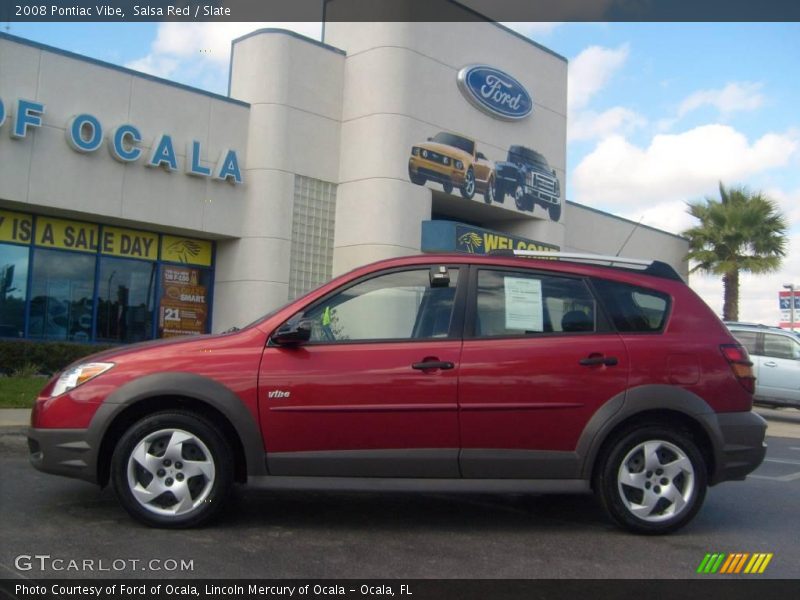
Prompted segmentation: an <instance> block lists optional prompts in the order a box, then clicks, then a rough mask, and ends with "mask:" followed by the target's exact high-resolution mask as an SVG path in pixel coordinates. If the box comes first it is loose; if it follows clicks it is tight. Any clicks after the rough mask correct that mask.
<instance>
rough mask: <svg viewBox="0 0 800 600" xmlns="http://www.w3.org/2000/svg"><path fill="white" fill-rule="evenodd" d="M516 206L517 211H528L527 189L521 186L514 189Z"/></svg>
mask: <svg viewBox="0 0 800 600" xmlns="http://www.w3.org/2000/svg"><path fill="white" fill-rule="evenodd" d="M514 204H516V206H517V210H528V206H527V203H526V202H525V189H524V188H523V187H522V186H521V185H519V184H517V187H515V188H514Z"/></svg>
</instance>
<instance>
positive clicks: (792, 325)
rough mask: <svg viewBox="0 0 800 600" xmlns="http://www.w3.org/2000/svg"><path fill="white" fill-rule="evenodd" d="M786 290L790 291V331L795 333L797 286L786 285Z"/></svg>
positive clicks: (784, 285)
mask: <svg viewBox="0 0 800 600" xmlns="http://www.w3.org/2000/svg"><path fill="white" fill-rule="evenodd" d="M783 287H784V289H787V290H789V329H791V330H792V331H794V290H795V285H794V284H793V283H784V284H783Z"/></svg>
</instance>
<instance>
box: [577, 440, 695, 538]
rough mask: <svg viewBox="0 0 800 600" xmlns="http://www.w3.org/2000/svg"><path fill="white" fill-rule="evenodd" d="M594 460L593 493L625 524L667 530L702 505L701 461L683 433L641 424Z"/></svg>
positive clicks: (635, 528)
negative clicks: (595, 462) (595, 461)
mask: <svg viewBox="0 0 800 600" xmlns="http://www.w3.org/2000/svg"><path fill="white" fill-rule="evenodd" d="M646 448H647V449H646ZM646 454H649V456H650V459H649V463H648V462H647V461H646V460H645V455H646ZM598 461H599V462H598V464H597V468H596V469H595V478H594V482H593V483H594V491H595V494H596V495H597V497H598V499H599V500H600V503H601V505H602V506H603V508H604V509H605V511H606V513H608V515H609V517H611V519H612V520H613V521H614V522H615V523H616V524H617V525H619V526H620V527H622V528H624V529H627V530H629V531H633V532H635V533H643V534H650V535H656V534H664V533H670V532H672V531H675V530H677V529H680V528H681V527H683V526H684V525H686V524H687V523H688V522H689V521H691V520H692V519H693V518H694V516H695V515H696V514H697V511H698V510H700V507H701V506H702V505H703V500H704V498H705V495H706V488H707V486H708V475H707V467H706V461H705V459H704V458H703V454H702V453H701V452H700V450H699V448H698V447H697V444H696V443H695V442H694V440H693V439H692V437H691V436H690V435H689V433H688V432H685V431H682V430H679V429H676V428H671V427H666V426H663V425H658V424H643V425H640V426H638V427H636V428H635V429H631V430H628V431H627V432H625V433H623V434H622V435H620V436H619V437H617V438H616V439H615V440H614V441H612V442H611V443H610V444H609V445H608V446H607V447H606V449H605V451H604V452H603V453H602V454H601V455H600V457H599V458H598ZM664 482H667V483H664Z"/></svg>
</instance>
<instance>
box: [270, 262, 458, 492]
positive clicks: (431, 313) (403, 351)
mask: <svg viewBox="0 0 800 600" xmlns="http://www.w3.org/2000/svg"><path fill="white" fill-rule="evenodd" d="M434 267H435V269H436V271H437V272H444V273H446V274H447V281H446V283H443V280H442V279H441V278H440V279H439V280H436V281H435V282H434V284H433V285H432V284H431V281H433V280H434V279H433V277H432V273H433V271H432V268H434ZM442 269H444V271H441V270H442ZM458 275H459V270H458V269H457V268H452V267H445V266H438V265H429V266H424V267H418V266H415V267H413V268H404V269H399V270H398V269H395V270H389V271H384V272H380V273H378V274H376V275H371V276H369V277H367V278H363V279H361V280H357V281H356V282H354V283H350V284H347V285H346V286H345V287H344V288H340V289H339V290H337V291H336V292H334V293H332V294H330V295H328V296H326V297H325V298H322V299H321V300H319V301H317V302H315V303H314V304H313V305H310V306H308V307H306V308H305V309H304V310H303V311H301V312H300V313H298V314H296V315H294V316H293V317H292V318H291V319H290V320H289V322H292V321H293V320H295V319H300V318H302V319H309V320H311V321H312V322H313V328H312V335H311V339H310V340H309V341H308V342H305V343H303V344H300V345H296V346H283V347H282V346H276V345H273V344H270V345H268V346H267V347H266V348H265V350H264V355H263V359H262V362H261V370H260V375H259V413H260V419H261V427H262V431H263V432H264V439H265V444H266V450H267V464H268V468H269V472H270V474H272V475H298V476H342V477H347V476H372V477H458V473H459V472H458V448H459V430H458V398H457V378H458V364H459V360H460V357H461V339H460V331H459V327H458V325H459V321H460V319H459V318H456V315H457V313H458V311H461V310H462V309H461V304H462V302H461V301H460V296H461V295H460V294H457V290H458V287H459V276H458ZM457 298H458V301H457Z"/></svg>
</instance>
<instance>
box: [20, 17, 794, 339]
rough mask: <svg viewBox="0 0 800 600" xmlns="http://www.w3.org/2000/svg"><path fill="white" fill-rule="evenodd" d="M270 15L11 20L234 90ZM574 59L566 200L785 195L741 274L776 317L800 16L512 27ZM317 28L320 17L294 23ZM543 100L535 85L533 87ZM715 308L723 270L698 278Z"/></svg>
mask: <svg viewBox="0 0 800 600" xmlns="http://www.w3.org/2000/svg"><path fill="white" fill-rule="evenodd" d="M269 25H271V26H278V25H279V24H274V23H273V24H263V23H226V24H221V23H216V24H213V23H212V24H203V23H185V24H184V23H161V24H156V23H130V24H113V23H95V24H89V23H85V24H54V23H42V24H36V23H13V24H11V25H10V28H6V29H5V30H6V31H8V32H9V33H11V34H14V35H18V36H21V37H25V38H28V39H32V40H35V41H38V42H42V43H45V44H49V45H52V46H56V47H59V48H64V49H66V50H70V51H73V52H78V53H80V54H84V55H87V56H91V57H94V58H98V59H101V60H106V61H109V62H112V63H116V64H121V65H125V66H129V67H132V68H136V69H139V70H144V71H147V72H150V73H152V74H155V75H160V76H164V77H167V78H169V79H172V80H175V81H179V82H181V83H186V84H189V85H194V86H197V87H201V88H204V89H207V90H210V91H214V92H217V93H222V94H224V93H226V91H227V90H226V88H227V69H228V48H229V45H230V40H231V39H232V38H235V37H238V36H240V35H243V34H244V33H247V32H248V31H250V30H252V29H256V28H259V27H264V26H269ZM509 25H510V26H512V27H513V28H515V29H517V30H518V31H520V32H522V33H525V34H526V35H529V36H530V37H531V38H533V39H534V40H536V41H537V42H539V43H541V44H543V45H545V46H547V47H549V48H551V49H552V50H554V51H556V52H558V53H559V54H561V55H563V56H565V57H566V58H568V59H569V61H570V94H569V121H568V151H567V164H568V176H567V197H568V198H569V199H570V200H574V201H576V202H580V203H583V204H587V205H589V206H593V207H595V208H599V209H601V210H608V211H610V212H613V213H615V214H620V215H623V216H625V217H627V218H630V219H633V220H634V221H639V220H640V219H642V222H643V223H646V224H649V225H653V226H656V227H661V228H663V229H666V230H668V231H672V232H680V231H681V230H683V229H685V228H686V227H688V226H691V225H692V224H693V223H692V220H691V219H690V218H689V217H688V216H687V215H686V212H685V202H686V201H688V200H697V199H700V198H702V197H704V196H707V195H711V196H715V195H716V193H717V191H716V186H717V181H719V180H720V179H721V180H722V181H723V182H724V183H726V184H727V185H735V184H745V185H747V186H748V187H750V188H751V189H754V190H761V191H763V192H765V193H767V194H768V195H769V196H771V197H772V198H773V199H775V200H776V201H777V202H778V203H779V205H780V207H781V209H782V210H783V211H784V213H785V214H786V215H787V217H788V218H789V221H790V238H791V247H790V255H789V257H787V260H786V262H785V266H784V269H783V270H782V271H781V272H780V273H777V274H775V275H770V276H766V277H758V278H754V277H749V276H745V277H743V279H742V290H741V300H740V318H741V319H742V320H754V321H760V322H765V323H771V324H774V323H776V322H777V320H778V310H777V305H778V302H777V292H778V290H779V289H780V287H781V285H782V284H783V283H788V282H794V283H797V284H800V108H798V104H800V77H799V76H798V73H800V68H798V67H799V65H800V24H795V23H776V24H768V23H699V24H698V23H688V24H687V23H684V24H670V23H644V24H642V23H593V24H592V23H566V24H535V23H533V24H522V23H517V24H509ZM290 28H294V29H298V30H300V31H301V32H302V33H305V34H307V35H311V36H312V37H318V36H319V25H318V24H314V23H301V24H295V25H293V26H290ZM532 91H533V93H534V96H535V90H532ZM690 283H691V285H692V287H694V288H695V289H696V290H697V291H698V292H699V293H700V294H701V295H702V296H703V297H704V299H705V300H706V302H708V303H709V305H710V306H711V307H712V308H713V309H714V310H716V311H720V310H721V304H722V290H721V285H720V284H719V282H718V281H717V280H716V279H714V278H708V277H702V276H695V275H693V276H692V277H691V281H690Z"/></svg>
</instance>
